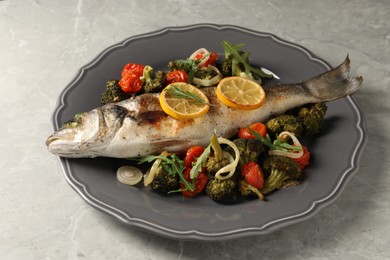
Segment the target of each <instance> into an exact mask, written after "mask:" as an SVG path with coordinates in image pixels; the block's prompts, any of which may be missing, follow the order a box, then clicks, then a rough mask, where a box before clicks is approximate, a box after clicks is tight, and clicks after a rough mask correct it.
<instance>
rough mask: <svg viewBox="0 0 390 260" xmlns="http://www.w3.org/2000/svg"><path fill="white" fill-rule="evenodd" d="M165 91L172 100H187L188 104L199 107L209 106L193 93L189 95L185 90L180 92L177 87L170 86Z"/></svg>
mask: <svg viewBox="0 0 390 260" xmlns="http://www.w3.org/2000/svg"><path fill="white" fill-rule="evenodd" d="M166 91H167V92H168V94H169V95H171V96H172V97H174V98H184V99H188V100H189V101H190V102H193V103H194V104H197V105H199V104H207V105H210V103H209V102H207V101H205V100H204V99H203V98H201V97H200V96H198V95H196V94H194V93H191V92H189V91H187V90H182V89H180V88H179V87H177V86H171V87H170V88H168V89H167V90H166Z"/></svg>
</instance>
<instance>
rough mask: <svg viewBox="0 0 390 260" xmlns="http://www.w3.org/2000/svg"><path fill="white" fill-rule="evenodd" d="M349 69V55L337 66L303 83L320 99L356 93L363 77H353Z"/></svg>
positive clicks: (328, 99)
mask: <svg viewBox="0 0 390 260" xmlns="http://www.w3.org/2000/svg"><path fill="white" fill-rule="evenodd" d="M349 71H350V60H349V57H348V56H347V57H346V59H345V60H344V62H343V63H341V64H340V65H339V66H337V67H336V68H334V69H331V70H329V71H327V72H325V73H323V74H320V75H318V76H316V77H314V78H312V79H309V80H306V81H304V82H303V83H302V85H304V86H305V87H306V89H307V90H308V91H309V92H310V94H311V95H312V96H313V97H315V98H316V99H318V101H321V102H325V101H332V100H335V99H338V98H342V97H345V96H348V95H350V94H352V93H354V92H355V91H356V90H357V89H358V88H359V87H360V85H361V84H362V82H363V77H361V76H359V77H351V76H350V75H349Z"/></svg>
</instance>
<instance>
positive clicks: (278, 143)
mask: <svg viewBox="0 0 390 260" xmlns="http://www.w3.org/2000/svg"><path fill="white" fill-rule="evenodd" d="M248 130H249V132H250V133H251V134H252V135H253V136H254V137H255V138H256V139H258V140H260V141H261V142H262V143H263V144H265V145H266V146H268V147H269V148H270V149H271V150H282V151H287V150H293V151H300V150H302V148H301V147H299V146H294V145H291V144H289V143H287V142H286V141H284V140H282V139H280V138H279V136H277V137H276V139H275V140H274V141H273V142H272V140H271V137H270V136H269V134H266V136H265V137H263V136H262V135H261V134H259V133H258V132H256V131H254V130H253V129H252V128H250V127H249V126H248Z"/></svg>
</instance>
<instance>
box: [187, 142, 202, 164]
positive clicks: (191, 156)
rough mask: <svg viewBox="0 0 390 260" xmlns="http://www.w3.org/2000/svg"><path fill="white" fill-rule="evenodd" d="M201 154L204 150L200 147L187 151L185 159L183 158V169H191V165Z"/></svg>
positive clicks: (193, 147)
mask: <svg viewBox="0 0 390 260" xmlns="http://www.w3.org/2000/svg"><path fill="white" fill-rule="evenodd" d="M203 152H204V148H203V147H201V146H192V147H191V148H190V149H188V151H187V154H186V157H185V158H184V167H186V168H192V163H194V162H195V161H196V159H197V158H198V157H199V156H201V154H202V153H203Z"/></svg>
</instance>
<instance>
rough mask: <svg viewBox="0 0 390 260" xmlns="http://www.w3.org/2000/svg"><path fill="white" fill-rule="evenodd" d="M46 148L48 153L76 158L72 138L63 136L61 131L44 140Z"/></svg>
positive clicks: (75, 145) (68, 135)
mask: <svg viewBox="0 0 390 260" xmlns="http://www.w3.org/2000/svg"><path fill="white" fill-rule="evenodd" d="M46 146H47V149H48V150H49V152H51V153H53V154H55V155H58V156H64V157H78V156H77V155H80V156H81V154H79V153H78V152H77V149H76V147H77V144H76V142H74V136H72V135H71V134H63V133H62V132H61V131H60V132H58V133H55V134H53V135H51V136H49V138H47V140H46Z"/></svg>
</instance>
